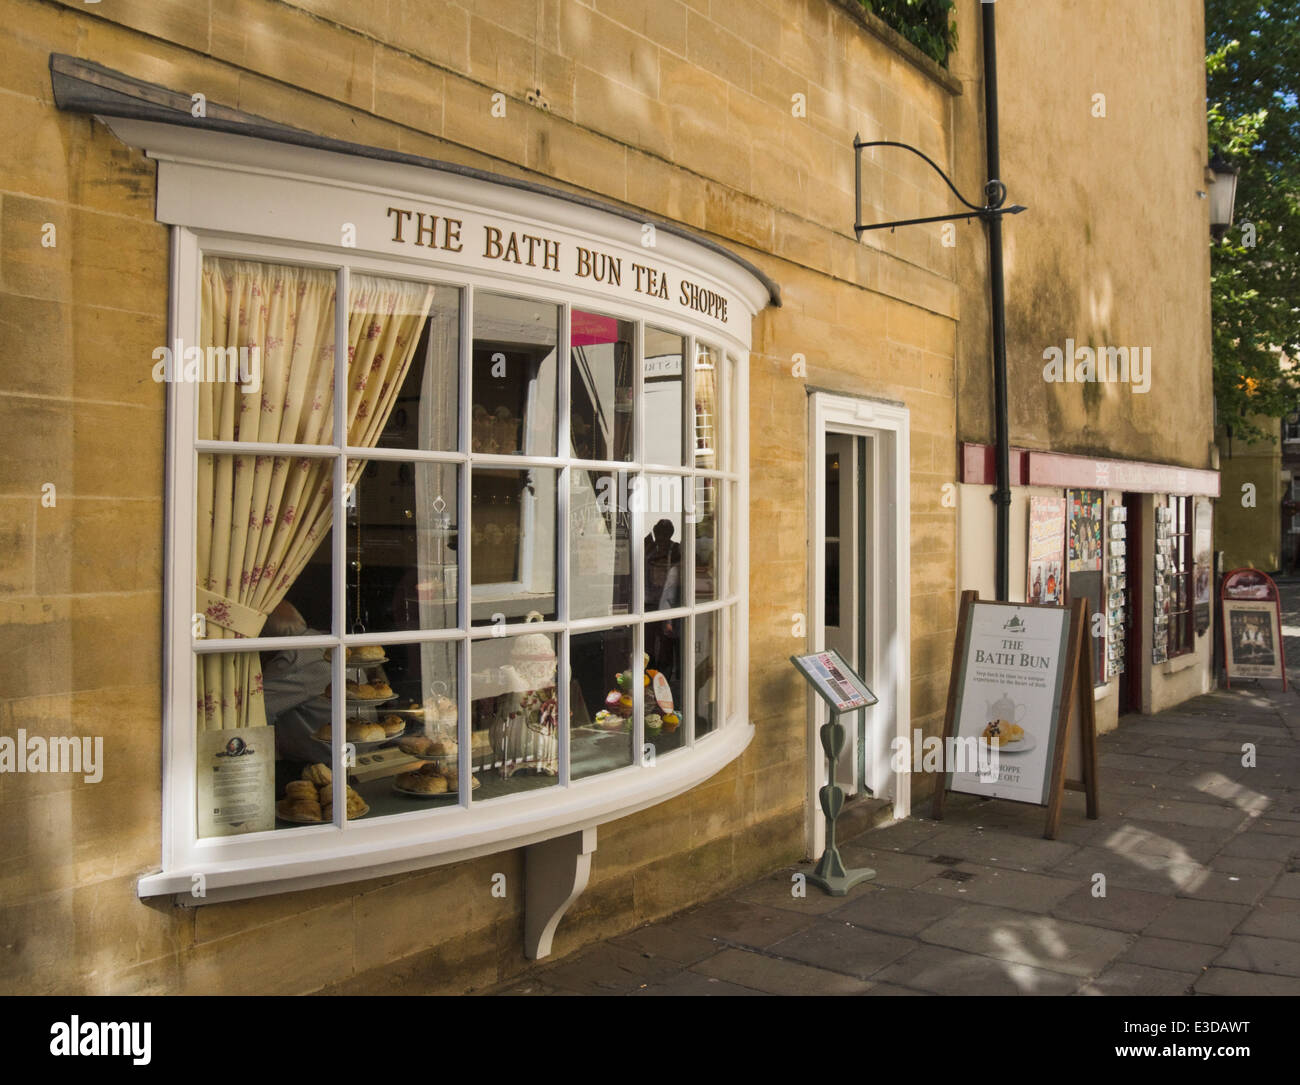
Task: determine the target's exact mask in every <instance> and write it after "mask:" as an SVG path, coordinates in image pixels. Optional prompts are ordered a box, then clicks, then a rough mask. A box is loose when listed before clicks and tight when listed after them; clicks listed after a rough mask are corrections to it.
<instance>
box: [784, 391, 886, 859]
mask: <svg viewBox="0 0 1300 1085" xmlns="http://www.w3.org/2000/svg"><path fill="white" fill-rule="evenodd" d="M809 407H810V409H809V412H808V413H809V433H808V449H809V455H808V476H809V477H808V493H809V500H808V540H809V555H808V573H809V575H808V592H809V599H808V614H809V624H808V650H809V651H813V652H817V651H821V650H822V649H824V648H825V643H824V636H823V627H824V623H825V620H826V612H825V591H826V508H825V504H826V433H827V431H828V430H829V431H830V432H832V433H848V434H852V435H854V436H862V437H865V438H867V439H868V440H869V441H871V442H872V455H871V456H870V457H869V458H868V462H869V465H870V474H871V478H870V479H868V480H867V482H868V494H869V499H870V501H871V503H872V506H873V507H872V508H869V509H868V510H867V523H868V525H869V527H868V530H869V531H870V532H872V534H873V543H874V545H872V546H871V547H870V549H869V552H868V553H869V560H870V567H869V568H868V571H867V580H868V582H869V583H868V584H867V585H864V586H863V588H864V589H865V590H871V589H872V588H874V589H875V590H874V591H872V595H871V598H870V599H869V600H868V606H867V620H868V622H874V623H875V631H874V635H873V636H871V637H870V640H869V643H870V644H871V645H872V651H873V655H874V659H873V664H874V670H875V681H876V685H875V686H874V687H873V690H874V692H875V694H876V695H877V696H878V697H879V698H880V703H879V704H878V705H876V706H874V707H873V708H869V709H867V710H866V712H867V747H868V760H867V768H868V774H869V776H868V780H867V781H866V782H867V783H869V784H870V785H871V786H872V789H873V790H874V791H875V793H876V795H877V796H879V797H892V798H893V800H894V816H895V817H900V818H901V817H906V816H907V815H908V814H909V813H910V812H911V805H912V792H911V778H910V777H909V775H908V774H907V772H905V771H904V772H901V773H896V772H893V771H892V770H891V769H890V756H889V754H890V746H891V742H892V740H893V739H894V738H902V739H904V740H906V739H907V738H908V737H909V735H908V731H909V729H910V727H911V720H912V713H911V656H912V650H911V581H910V573H911V489H910V487H911V482H910V464H911V450H910V415H909V412H908V410H907V408H906V407H904V406H902V405H901V404H897V403H885V402H880V401H877V400H871V399H860V398H857V397H854V396H845V395H838V394H835V393H831V392H811V393H810V404H809ZM863 543H864V545H866V540H863ZM891 627H892V631H893V636H892V638H891V637H890V636H888V633H889V631H890V629H891ZM865 632H866V631H863V633H864V634H865ZM807 704H808V710H807V711H808V716H807V719H808V726H807V751H808V753H807V765H808V770H807V801H806V802H805V804H804V809H805V839H806V842H807V848H808V855H809V856H810V857H813V858H816V857H817V856H819V855H820V854H821V852H822V849H823V848H824V847H825V840H826V825H825V820H824V818H823V815H822V812H821V803H820V802H819V800H818V797H817V793H818V791H820V790H821V788H822V787H823V786H824V785H825V783H826V756H825V754H824V753H823V751H822V748H821V741H820V729H821V726H822V724H824V723H825V722H826V720H827V714H826V706H825V704H824V703H823V701H822V700H821V698H820V697H817V696H816V695H815V694H813V692H812V691H811V690H809V691H808V693H807ZM891 792H892V796H891V795H890V793H891Z"/></svg>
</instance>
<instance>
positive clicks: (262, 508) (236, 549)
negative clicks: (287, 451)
mask: <svg viewBox="0 0 1300 1085" xmlns="http://www.w3.org/2000/svg"><path fill="white" fill-rule="evenodd" d="M334 467H335V461H334V460H332V459H316V458H313V457H307V456H295V457H288V456H253V455H213V454H209V453H202V454H200V455H199V456H198V457H197V463H196V491H195V493H196V498H195V525H194V526H195V531H194V558H195V563H196V565H195V568H196V573H197V577H196V583H197V588H198V607H199V611H200V612H201V613H202V614H203V615H204V617H205V620H206V622H207V632H206V635H207V636H208V637H235V636H245V637H255V636H258V635H260V634H261V633H262V632H263V623H264V622H265V621H266V615H269V614H270V613H271V612H272V611H273V610H274V609H275V606H276V604H277V603H279V602H280V601H281V600H282V599H284V598H285V595H286V593H288V592H291V591H292V593H293V598H294V600H295V601H297V602H301V603H302V604H303V606H304V608H307V609H304V613H308V615H309V617H310V619H311V623H312V626H313V628H315V629H317V630H320V631H322V632H329V631H330V626H331V622H332V614H333V610H332V605H331V600H332V598H333V580H332V579H331V575H330V570H331V560H330V559H331V549H330V545H329V539H330V527H331V522H332V520H333V513H334V497H333V493H334ZM300 580H301V581H302V583H301V584H300V583H299V581H300Z"/></svg>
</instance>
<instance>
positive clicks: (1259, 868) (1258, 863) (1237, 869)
mask: <svg viewBox="0 0 1300 1085" xmlns="http://www.w3.org/2000/svg"><path fill="white" fill-rule="evenodd" d="M1210 869H1211V870H1217V871H1222V872H1223V873H1224V874H1245V875H1248V876H1250V877H1252V878H1268V879H1269V880H1270V881H1273V880H1276V878H1277V876H1278V875H1279V874H1281V873H1282V871H1283V869H1284V866H1283V863H1282V860H1281V859H1247V858H1245V857H1244V856H1241V855H1223V854H1219V855H1216V856H1215V857H1214V858H1213V859H1211V860H1210Z"/></svg>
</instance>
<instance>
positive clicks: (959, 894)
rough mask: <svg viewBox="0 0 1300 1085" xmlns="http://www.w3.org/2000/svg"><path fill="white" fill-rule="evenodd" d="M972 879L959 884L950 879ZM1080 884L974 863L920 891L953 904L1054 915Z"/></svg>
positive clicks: (948, 872)
mask: <svg viewBox="0 0 1300 1085" xmlns="http://www.w3.org/2000/svg"><path fill="white" fill-rule="evenodd" d="M952 874H958V875H968V876H969V878H968V880H965V881H956V880H953V879H952V878H951V877H950V875H952ZM1079 885H1080V881H1079V879H1078V878H1073V877H1049V876H1048V875H1046V874H1031V873H1027V872H1025V871H1021V870H994V869H991V868H989V867H981V866H977V865H976V864H973V863H960V864H958V865H957V866H956V867H952V868H949V869H948V870H946V871H943V872H939V873H936V875H935V877H933V878H931V879H930V880H929V881H927V882H922V883H921V884H920V885H918V886H917V887H916V889H917V892H920V893H934V894H935V895H936V896H940V897H946V898H948V899H950V900H960V901H965V902H967V903H974V904H992V905H1000V906H1002V907H1005V908H1016V909H1019V910H1021V911H1026V912H1050V911H1051V910H1052V909H1053V908H1054V907H1055V906H1056V905H1057V904H1059V903H1060V902H1061V901H1062V900H1064V899H1065V898H1066V897H1068V896H1070V895H1071V894H1072V893H1074V892H1076V891H1077V890H1078V888H1079Z"/></svg>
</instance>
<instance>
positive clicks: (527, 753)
mask: <svg viewBox="0 0 1300 1085" xmlns="http://www.w3.org/2000/svg"><path fill="white" fill-rule="evenodd" d="M470 663H471V679H470V680H471V685H470V699H471V704H470V722H471V726H472V733H471V742H472V748H471V756H472V758H473V763H474V765H475V766H476V767H475V775H477V776H478V777H479V779H480V780H481V781H482V785H483V786H482V788H481V789H480V790H479V791H478V793H477V794H476V795H475V801H479V800H483V799H492V798H496V797H498V796H500V795H507V794H511V793H513V792H517V791H528V790H532V789H534V788H537V787H546V786H549V785H551V784H554V783H556V781H557V776H558V773H559V768H560V766H559V738H558V732H557V729H556V722H557V716H558V708H557V704H556V689H555V666H556V662H555V638H554V637H553V636H552V635H551V634H549V633H526V634H521V635H519V636H515V637H490V638H488V639H486V640H479V641H475V642H474V644H473V646H472V647H471V649H470Z"/></svg>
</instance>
